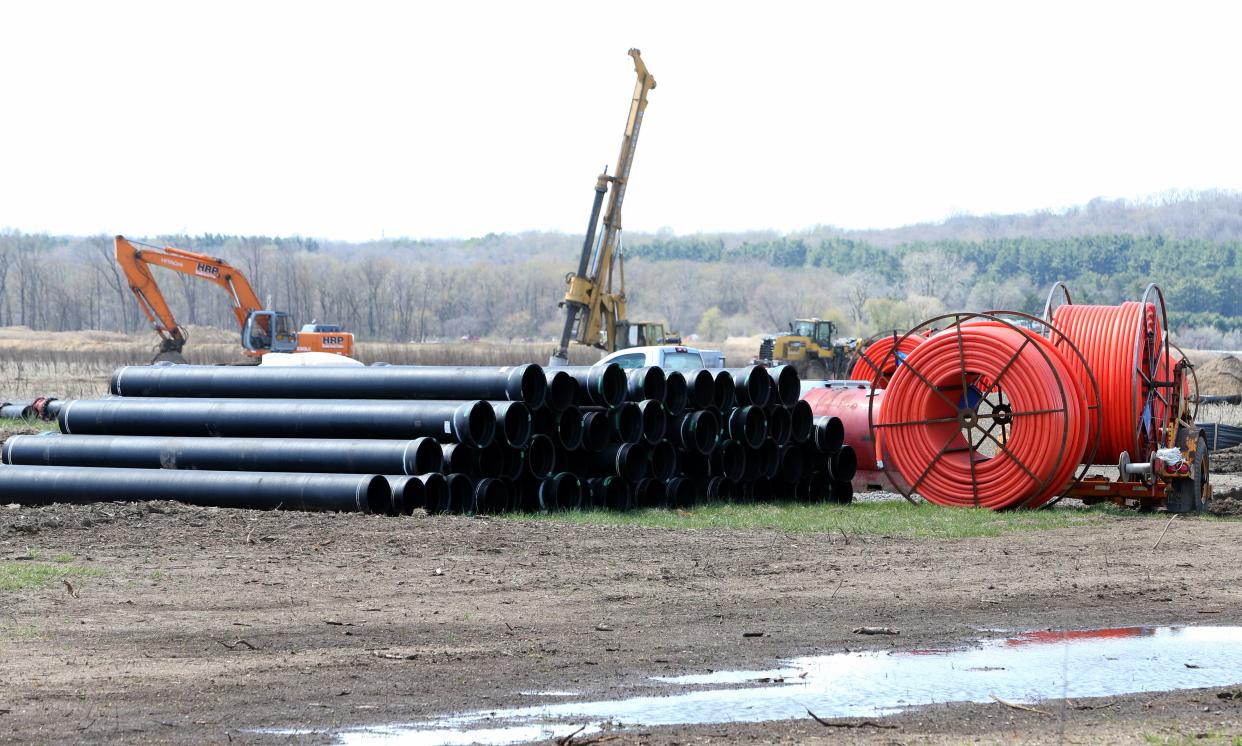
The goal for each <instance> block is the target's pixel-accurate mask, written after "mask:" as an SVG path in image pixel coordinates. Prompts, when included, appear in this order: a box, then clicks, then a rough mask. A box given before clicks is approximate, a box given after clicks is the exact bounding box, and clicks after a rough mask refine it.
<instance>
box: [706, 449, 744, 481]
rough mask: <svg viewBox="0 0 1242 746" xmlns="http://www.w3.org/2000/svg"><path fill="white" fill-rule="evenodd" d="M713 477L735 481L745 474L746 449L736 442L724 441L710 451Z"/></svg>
mask: <svg viewBox="0 0 1242 746" xmlns="http://www.w3.org/2000/svg"><path fill="white" fill-rule="evenodd" d="M711 459H712V474H713V476H718V477H725V478H726V479H732V480H733V481H737V480H739V479H741V478H742V474H744V473H745V472H746V447H745V446H743V445H742V444H741V443H740V442H739V441H736V440H725V441H722V442H721V443H719V444H718V445H717V446H716V450H714V451H712V455H711Z"/></svg>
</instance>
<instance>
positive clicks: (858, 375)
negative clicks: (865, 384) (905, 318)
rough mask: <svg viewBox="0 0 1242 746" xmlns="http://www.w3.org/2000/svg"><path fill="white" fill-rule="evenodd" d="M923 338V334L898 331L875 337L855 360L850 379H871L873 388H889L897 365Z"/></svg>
mask: <svg viewBox="0 0 1242 746" xmlns="http://www.w3.org/2000/svg"><path fill="white" fill-rule="evenodd" d="M923 340H924V336H923V335H922V334H901V333H899V332H897V331H892V332H890V333H888V334H885V335H884V336H880V337H875V338H873V339H872V340H871V341H869V342H867V343H866V344H865V345H864V348H863V351H862V352H861V353H859V355H858V359H857V360H855V361H854V367H853V368H851V369H850V379H851V380H854V381H870V382H871V387H872V388H877V389H882V388H887V387H888V382H889V380H891V379H892V377H893V373H894V372H895V371H896V370H897V366H899V365H901V361H903V360H905V359H906V356H908V355H909V354H910V353H911V352H913V351H914V348H916V347H918V346H919V345H920V344H921V343H922V342H923Z"/></svg>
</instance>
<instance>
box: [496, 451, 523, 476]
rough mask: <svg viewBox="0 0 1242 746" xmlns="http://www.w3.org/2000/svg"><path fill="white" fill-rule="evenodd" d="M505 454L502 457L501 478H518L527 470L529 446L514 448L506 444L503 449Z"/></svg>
mask: <svg viewBox="0 0 1242 746" xmlns="http://www.w3.org/2000/svg"><path fill="white" fill-rule="evenodd" d="M502 450H503V451H504V456H503V458H502V459H501V466H500V478H501V479H509V480H513V479H518V478H520V477H521V476H522V474H523V472H525V471H526V456H527V453H528V451H529V446H528V447H527V448H526V449H523V448H513V447H511V446H505V447H503V449H502Z"/></svg>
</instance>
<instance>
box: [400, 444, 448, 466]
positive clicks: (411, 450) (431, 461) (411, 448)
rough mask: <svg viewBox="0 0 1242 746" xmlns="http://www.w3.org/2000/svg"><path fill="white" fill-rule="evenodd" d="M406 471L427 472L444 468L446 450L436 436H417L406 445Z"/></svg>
mask: <svg viewBox="0 0 1242 746" xmlns="http://www.w3.org/2000/svg"><path fill="white" fill-rule="evenodd" d="M405 456H406V457H405V473H406V474H427V473H430V472H433V471H440V470H441V469H443V468H444V451H443V450H442V449H441V448H440V444H439V443H437V442H436V440H435V438H416V439H414V440H413V441H411V442H410V443H409V444H407V445H406V447H405Z"/></svg>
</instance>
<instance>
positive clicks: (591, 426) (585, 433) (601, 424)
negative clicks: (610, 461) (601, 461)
mask: <svg viewBox="0 0 1242 746" xmlns="http://www.w3.org/2000/svg"><path fill="white" fill-rule="evenodd" d="M610 440H612V422H611V421H610V420H609V418H608V413H607V412H587V413H586V414H584V415H583V416H582V445H583V447H584V448H586V449H587V450H588V451H595V452H599V451H602V450H604V447H605V446H607V445H608V441H610Z"/></svg>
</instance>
